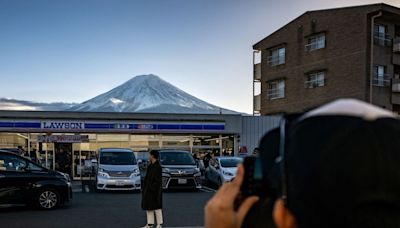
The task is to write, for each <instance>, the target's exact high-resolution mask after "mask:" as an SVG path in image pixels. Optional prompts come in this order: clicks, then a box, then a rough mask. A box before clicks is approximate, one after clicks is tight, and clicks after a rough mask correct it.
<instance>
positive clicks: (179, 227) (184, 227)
mask: <svg viewBox="0 0 400 228" xmlns="http://www.w3.org/2000/svg"><path fill="white" fill-rule="evenodd" d="M165 228H204V226H174V227H172V226H170V227H165Z"/></svg>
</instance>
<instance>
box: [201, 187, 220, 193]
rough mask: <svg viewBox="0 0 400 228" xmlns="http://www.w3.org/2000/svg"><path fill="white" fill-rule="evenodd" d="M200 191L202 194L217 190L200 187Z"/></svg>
mask: <svg viewBox="0 0 400 228" xmlns="http://www.w3.org/2000/svg"><path fill="white" fill-rule="evenodd" d="M200 190H201V191H203V192H217V190H215V189H212V188H209V187H205V186H202V187H201V189H200Z"/></svg>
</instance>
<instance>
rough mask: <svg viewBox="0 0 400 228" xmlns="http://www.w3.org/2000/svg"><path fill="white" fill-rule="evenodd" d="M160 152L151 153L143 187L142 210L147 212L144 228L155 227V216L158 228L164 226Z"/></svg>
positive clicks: (153, 151)
mask: <svg viewBox="0 0 400 228" xmlns="http://www.w3.org/2000/svg"><path fill="white" fill-rule="evenodd" d="M158 157H159V152H158V151H157V150H152V151H150V157H149V160H150V165H149V166H148V167H147V173H146V176H145V178H144V183H143V185H142V209H143V210H145V211H146V216H147V224H146V225H145V226H144V227H143V228H150V227H153V225H154V224H155V223H154V214H155V215H156V219H157V228H161V227H162V224H163V216H162V169H161V165H160V163H159V161H158Z"/></svg>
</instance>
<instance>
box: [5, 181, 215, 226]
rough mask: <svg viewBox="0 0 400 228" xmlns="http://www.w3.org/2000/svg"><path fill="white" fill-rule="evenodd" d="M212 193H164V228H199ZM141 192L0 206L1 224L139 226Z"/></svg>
mask: <svg viewBox="0 0 400 228" xmlns="http://www.w3.org/2000/svg"><path fill="white" fill-rule="evenodd" d="M212 194H213V192H212V191H209V190H206V189H203V190H199V191H174V192H171V191H169V192H164V194H163V203H164V205H163V207H164V208H163V213H164V227H201V226H203V218H204V212H203V208H204V205H205V204H206V202H207V201H208V199H209V198H210V197H211V196H212ZM140 203H141V194H140V192H105V193H95V192H93V193H82V192H79V186H75V188H74V198H73V201H72V202H70V203H68V204H66V205H65V206H64V207H61V208H59V209H56V210H52V211H39V210H35V209H32V208H29V207H13V208H9V207H8V208H0V223H1V226H2V227H13V228H14V227H23V228H26V227H38V228H39V227H40V228H43V227H113V228H116V227H142V226H143V225H144V224H145V223H146V215H145V212H144V211H143V210H142V209H141V206H140Z"/></svg>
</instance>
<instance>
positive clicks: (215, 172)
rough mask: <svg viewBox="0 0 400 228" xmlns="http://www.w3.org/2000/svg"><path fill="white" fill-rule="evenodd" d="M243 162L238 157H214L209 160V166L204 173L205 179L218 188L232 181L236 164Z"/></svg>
mask: <svg viewBox="0 0 400 228" xmlns="http://www.w3.org/2000/svg"><path fill="white" fill-rule="evenodd" d="M241 162H243V159H242V158H240V157H215V158H212V159H211V160H210V165H209V166H208V167H207V169H206V172H205V174H204V175H205V178H206V180H207V181H210V182H212V183H214V184H217V185H218V186H221V185H222V184H223V183H224V182H228V181H232V179H233V178H235V176H236V171H237V165H238V163H241Z"/></svg>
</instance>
